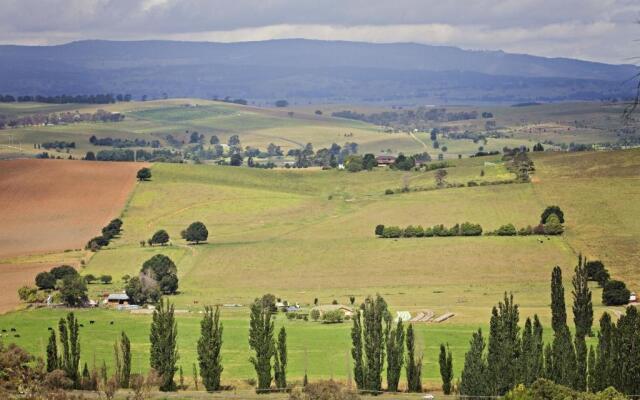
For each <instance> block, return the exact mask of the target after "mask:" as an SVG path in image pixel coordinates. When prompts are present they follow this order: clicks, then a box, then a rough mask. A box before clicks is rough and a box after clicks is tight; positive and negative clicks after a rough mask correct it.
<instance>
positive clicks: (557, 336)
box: [549, 267, 577, 387]
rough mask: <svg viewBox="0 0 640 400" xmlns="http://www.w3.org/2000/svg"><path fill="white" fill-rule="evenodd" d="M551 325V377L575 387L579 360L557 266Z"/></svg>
mask: <svg viewBox="0 0 640 400" xmlns="http://www.w3.org/2000/svg"><path fill="white" fill-rule="evenodd" d="M551 325H552V327H553V332H554V337H553V343H552V345H551V350H552V357H553V362H552V366H553V368H552V370H551V372H552V373H551V375H550V376H549V378H550V379H552V380H553V381H554V382H556V383H558V384H560V385H564V386H568V387H574V386H575V383H576V370H577V361H576V353H575V349H574V346H573V340H572V339H571V332H570V331H569V327H568V326H567V310H566V305H565V300H564V285H563V283H562V270H561V269H560V267H555V268H554V269H553V272H552V274H551Z"/></svg>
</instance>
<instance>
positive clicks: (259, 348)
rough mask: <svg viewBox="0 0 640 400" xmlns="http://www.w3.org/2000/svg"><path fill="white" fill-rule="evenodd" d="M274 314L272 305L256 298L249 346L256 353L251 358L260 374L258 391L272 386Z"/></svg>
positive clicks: (252, 313)
mask: <svg viewBox="0 0 640 400" xmlns="http://www.w3.org/2000/svg"><path fill="white" fill-rule="evenodd" d="M272 316H273V313H272V311H271V307H270V305H269V304H266V302H264V301H262V300H261V299H255V301H254V302H253V304H252V305H251V315H250V321H249V346H250V347H251V349H252V350H253V351H254V352H255V354H254V355H253V356H251V358H250V359H249V360H250V361H251V364H253V367H254V369H255V370H256V374H257V376H258V387H257V392H258V393H263V392H267V391H268V390H269V389H270V387H271V380H272V377H271V358H272V357H273V354H274V352H275V346H274V344H273V333H274V329H275V328H274V324H273V319H272Z"/></svg>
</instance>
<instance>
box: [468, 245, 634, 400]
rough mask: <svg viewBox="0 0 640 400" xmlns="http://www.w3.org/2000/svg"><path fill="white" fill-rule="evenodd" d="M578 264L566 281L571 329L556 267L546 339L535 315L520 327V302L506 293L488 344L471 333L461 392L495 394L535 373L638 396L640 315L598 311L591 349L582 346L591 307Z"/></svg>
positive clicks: (565, 382)
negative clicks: (549, 337)
mask: <svg viewBox="0 0 640 400" xmlns="http://www.w3.org/2000/svg"><path fill="white" fill-rule="evenodd" d="M584 264H585V262H584V260H583V259H582V257H579V259H578V265H577V266H576V268H575V274H574V276H573V279H572V286H573V290H572V292H571V294H572V298H573V306H572V311H573V322H574V327H575V334H572V332H571V330H570V329H569V325H568V324H567V310H566V305H565V292H564V285H563V281H562V270H561V269H560V267H555V268H554V269H553V272H552V274H551V313H552V318H551V328H552V329H553V340H552V341H551V343H547V344H546V345H545V344H544V342H543V337H542V335H543V327H542V324H541V323H540V320H539V319H538V316H537V315H534V318H533V321H532V320H531V319H530V318H527V320H526V322H525V325H524V329H523V330H522V331H521V329H520V327H519V326H518V322H519V311H518V305H517V304H514V301H513V296H512V295H510V296H507V295H506V294H505V296H504V301H502V302H500V303H498V305H497V306H495V307H494V308H493V310H492V313H491V321H490V327H489V338H488V343H487V341H485V339H484V337H483V334H482V330H481V329H478V331H477V332H475V333H474V334H473V336H472V338H471V341H470V348H469V351H468V352H467V353H466V355H465V361H464V368H463V371H462V376H461V381H460V386H459V392H460V394H461V395H465V396H470V398H473V397H474V396H477V397H478V398H480V397H482V396H501V395H504V394H506V393H507V392H509V391H510V390H512V389H513V388H514V387H516V386H517V385H519V384H523V385H525V386H530V385H531V384H532V383H533V382H535V381H536V380H538V379H541V378H544V379H548V380H550V381H553V382H555V383H557V384H560V385H563V386H566V387H570V388H572V389H575V390H577V391H581V392H586V391H589V392H594V393H595V392H599V391H602V390H604V389H606V388H608V387H613V388H615V389H616V390H618V391H619V392H622V393H624V394H627V395H632V394H638V393H640V379H638V377H640V314H639V313H638V310H637V308H635V307H633V306H631V307H628V308H627V309H626V313H625V314H622V315H621V316H620V318H619V319H618V321H617V322H614V321H613V320H612V319H611V316H610V315H609V314H608V313H606V312H605V313H603V315H602V317H601V318H600V330H599V333H598V343H597V346H596V347H595V348H594V346H590V347H589V348H588V349H587V344H586V337H587V336H593V332H592V325H593V305H592V301H591V290H590V289H589V286H588V285H587V278H588V277H587V271H586V269H585V265H584ZM485 350H486V351H485Z"/></svg>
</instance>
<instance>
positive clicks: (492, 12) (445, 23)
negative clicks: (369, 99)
mask: <svg viewBox="0 0 640 400" xmlns="http://www.w3.org/2000/svg"><path fill="white" fill-rule="evenodd" d="M639 18H640V2H639V1H637V0H563V1H560V2H559V1H557V0H537V1H534V0H502V1H501V0H474V1H432V0H395V1H392V2H391V1H378V0H325V1H318V0H311V1H309V0H234V1H220V0H4V1H3V2H2V13H0V42H1V43H4V44H59V43H66V42H69V41H74V40H82V39H115V40H139V39H174V40H187V41H222V42H231V41H252V40H268V39H282V38H308V39H325V40H353V41H365V42H379V43H388V42H416V43H424V44H436V45H452V46H459V47H462V48H467V49H490V50H498V49H500V50H505V51H508V52H516V53H529V54H535V55H541V56H550V57H571V58H580V59H585V60H593V61H603V62H608V63H615V64H619V63H631V62H634V61H635V59H634V57H636V56H640V42H638V41H637V39H639V38H640V25H639V24H638V23H637V21H638V19H639Z"/></svg>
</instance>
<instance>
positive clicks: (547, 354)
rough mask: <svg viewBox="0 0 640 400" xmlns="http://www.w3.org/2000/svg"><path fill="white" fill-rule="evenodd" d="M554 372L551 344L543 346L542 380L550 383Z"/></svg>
mask: <svg viewBox="0 0 640 400" xmlns="http://www.w3.org/2000/svg"><path fill="white" fill-rule="evenodd" d="M554 371H555V367H554V365H553V349H552V348H551V344H549V343H547V344H546V345H545V346H544V370H543V373H544V378H545V379H548V380H550V381H552V380H553V373H554Z"/></svg>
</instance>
